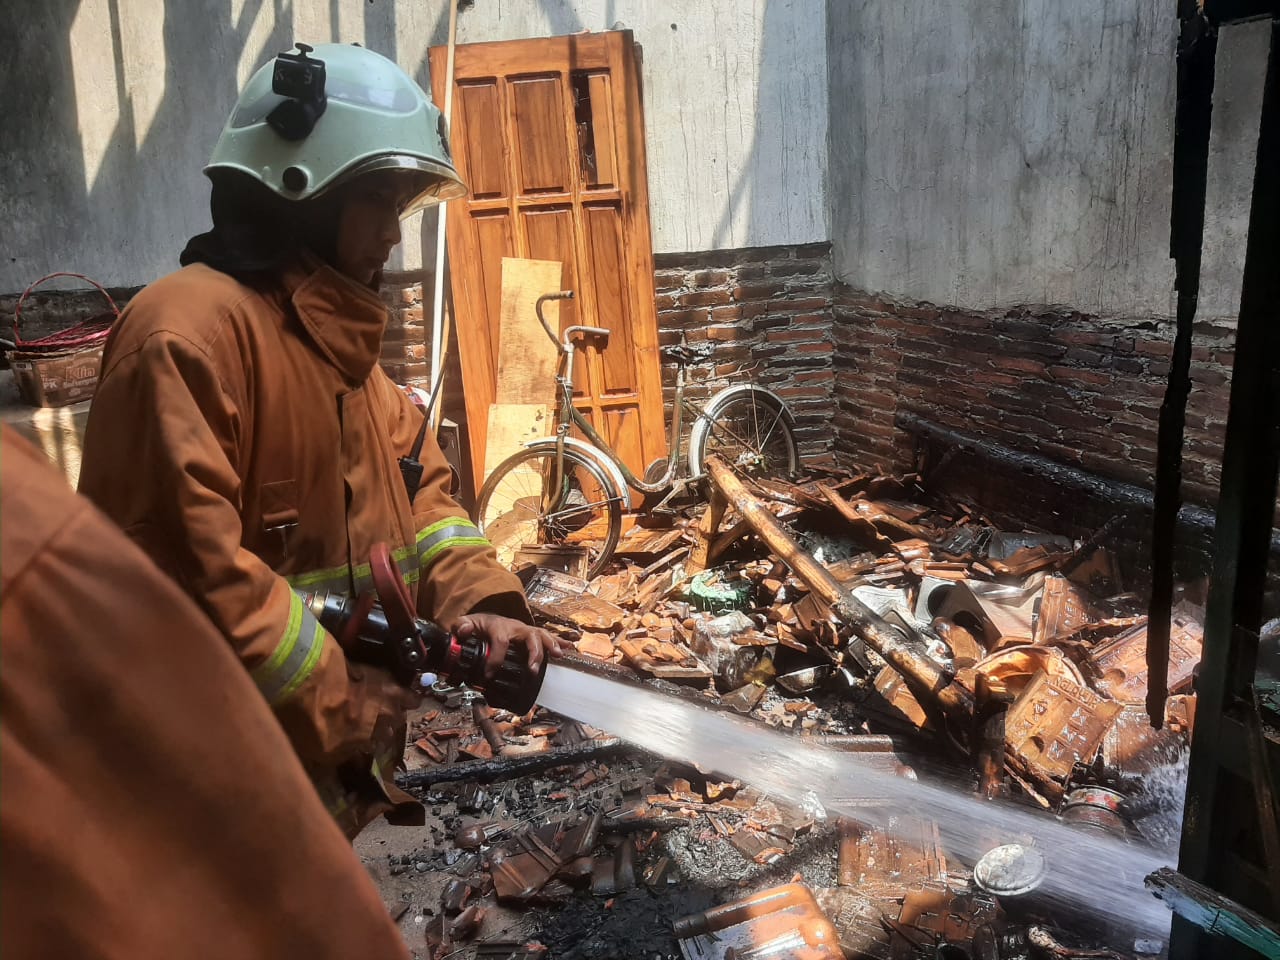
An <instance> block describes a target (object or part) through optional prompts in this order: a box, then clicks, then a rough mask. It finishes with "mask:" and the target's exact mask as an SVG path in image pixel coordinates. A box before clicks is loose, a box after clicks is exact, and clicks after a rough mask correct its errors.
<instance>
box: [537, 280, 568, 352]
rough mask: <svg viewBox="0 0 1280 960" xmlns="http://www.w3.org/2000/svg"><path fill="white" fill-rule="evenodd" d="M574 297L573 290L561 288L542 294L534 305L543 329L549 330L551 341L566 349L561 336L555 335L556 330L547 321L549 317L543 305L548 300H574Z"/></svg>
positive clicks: (548, 334)
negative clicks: (543, 312) (543, 311)
mask: <svg viewBox="0 0 1280 960" xmlns="http://www.w3.org/2000/svg"><path fill="white" fill-rule="evenodd" d="M572 299H573V291H572V290H560V291H558V292H556V293H544V294H543V295H542V296H540V297H539V298H538V302H537V304H536V305H535V306H534V309H535V310H536V311H537V313H538V322H539V323H541V324H542V329H543V330H545V331H547V336H548V337H550V338H551V342H552V343H554V344H555V345H556V346H557V347H560V348H561V349H564V347H563V345H562V344H561V343H560V338H559V337H557V336H556V335H555V331H553V330H552V329H551V324H549V323H547V318H546V317H544V316H543V315H542V305H543V304H544V303H546V302H547V301H548V300H572Z"/></svg>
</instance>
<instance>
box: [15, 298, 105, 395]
mask: <svg viewBox="0 0 1280 960" xmlns="http://www.w3.org/2000/svg"><path fill="white" fill-rule="evenodd" d="M55 277H74V278H76V279H78V280H83V281H84V282H85V283H87V284H89V285H90V286H91V287H93V288H94V289H96V290H97V291H98V292H99V293H101V294H102V296H103V298H104V299H105V300H106V301H107V309H106V310H104V311H102V312H101V313H96V314H93V315H92V316H90V317H88V318H87V319H85V320H82V321H81V322H79V323H77V324H75V325H74V326H71V327H69V328H67V329H66V330H59V331H58V332H57V333H52V334H50V335H49V336H47V337H40V338H39V339H36V340H24V339H23V338H22V305H23V304H24V303H25V302H26V300H27V298H28V297H29V296H30V295H31V293H32V292H33V291H34V290H35V289H36V288H37V287H38V286H40V285H41V284H42V283H44V282H45V281H47V280H52V279H54V278H55ZM119 316H120V310H119V308H117V307H116V304H115V301H114V300H112V299H111V295H110V294H109V293H107V291H106V290H105V289H103V287H102V286H101V284H98V283H96V282H95V281H93V280H90V279H89V278H88V277H86V276H82V275H81V274H78V273H51V274H49V275H48V276H45V277H41V278H40V279H39V280H37V281H36V282H35V283H33V284H31V286H29V287H27V289H26V290H25V291H23V294H22V296H21V297H19V298H18V303H17V306H15V307H14V310H13V344H12V347H11V348H10V351H9V360H10V364H11V365H12V367H13V375H14V380H15V381H16V382H17V385H18V394H19V396H21V398H22V400H23V402H24V403H28V404H31V405H32V406H34V407H62V406H66V405H67V404H70V403H78V402H79V401H81V400H87V399H89V398H90V397H92V396H93V391H94V389H95V388H96V387H97V385H98V374H99V372H100V370H101V368H102V347H103V344H104V343H105V342H106V339H107V335H108V334H109V333H110V332H111V325H112V324H113V323H115V321H116V319H117V318H118V317H119Z"/></svg>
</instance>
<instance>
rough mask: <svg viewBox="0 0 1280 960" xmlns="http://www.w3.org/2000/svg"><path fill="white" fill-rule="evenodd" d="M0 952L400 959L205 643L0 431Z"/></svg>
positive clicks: (193, 619)
mask: <svg viewBox="0 0 1280 960" xmlns="http://www.w3.org/2000/svg"><path fill="white" fill-rule="evenodd" d="M0 661H2V662H3V665H4V666H3V669H0V863H3V865H4V868H3V870H0V900H3V903H4V909H3V910H0V955H2V956H4V957H5V958H6V960H46V958H70V957H77V958H82V960H135V958H139V957H185V958H191V960H215V958H223V957H244V958H262V960H266V958H273V960H276V958H296V960H322V958H332V960H338V958H350V957H378V958H388V960H389V958H395V960H401V958H407V957H408V956H409V953H408V950H407V949H406V948H405V945H404V941H403V940H402V938H401V937H400V934H399V932H398V931H397V930H396V928H395V925H394V924H393V923H392V922H391V920H390V918H389V916H388V914H387V910H386V907H385V906H384V905H383V904H382V901H381V899H380V898H379V896H378V893H377V891H376V890H375V889H374V886H373V883H372V882H371V881H370V879H369V876H368V874H366V873H365V871H364V868H363V867H362V866H361V864H360V861H359V859H358V858H357V856H356V854H355V852H354V851H353V850H352V849H351V846H350V844H349V843H348V842H347V841H346V839H345V838H344V837H343V835H342V832H341V831H340V830H339V829H338V828H337V826H336V825H335V824H334V822H333V819H332V818H331V817H330V815H329V814H328V813H327V812H326V811H325V808H324V805H323V804H321V802H320V801H319V799H318V798H317V797H316V795H315V792H314V790H312V788H311V785H310V784H309V783H308V781H307V776H306V774H305V773H304V771H303V769H302V766H301V765H300V764H299V763H298V761H297V759H296V758H295V757H293V756H291V755H290V753H291V751H290V749H289V745H288V742H287V741H286V740H285V737H284V735H283V734H282V733H281V731H280V727H279V724H278V723H276V721H275V719H274V718H273V717H272V715H271V711H270V710H269V709H268V708H267V706H266V704H265V703H263V700H262V697H261V696H260V695H259V693H258V691H257V690H256V689H255V688H254V685H253V684H252V683H251V682H250V680H249V677H248V675H247V674H246V673H245V672H244V669H243V668H242V667H241V666H240V664H239V662H238V661H237V659H236V657H235V656H233V655H232V652H231V650H230V649H229V648H228V647H227V644H226V642H225V641H224V640H223V638H222V637H221V636H219V634H218V631H217V630H215V629H214V628H213V626H212V625H211V624H210V623H209V621H208V620H207V619H206V618H205V617H204V616H203V615H201V613H200V611H199V610H197V609H196V607H195V605H194V604H193V603H192V602H191V600H190V599H189V598H188V597H186V596H184V595H183V593H182V592H181V591H180V590H179V589H178V588H177V587H176V586H174V585H173V583H172V582H170V581H169V580H168V578H166V577H165V576H164V575H163V574H162V573H161V572H160V571H159V570H157V569H156V567H155V566H154V564H152V563H151V561H150V560H148V559H147V557H146V556H145V555H144V554H143V553H142V551H140V550H139V549H138V548H137V547H136V546H134V545H133V544H132V543H130V542H129V541H128V540H127V539H126V538H125V537H124V536H122V535H121V533H120V531H119V529H118V528H116V526H115V525H114V524H112V523H111V522H110V521H109V520H107V519H106V518H105V517H103V516H102V515H101V514H100V513H99V512H98V511H96V510H94V509H93V507H92V506H90V505H89V503H88V502H87V501H85V500H84V499H82V498H79V497H76V496H75V495H74V494H73V493H72V492H71V490H70V489H69V488H68V487H67V485H66V481H65V480H64V479H63V478H62V476H61V475H60V474H58V473H57V472H55V471H54V470H53V468H52V467H51V466H50V465H49V462H48V461H47V460H46V459H45V458H44V457H43V456H41V455H40V454H39V453H37V452H36V451H35V450H34V449H33V448H32V447H31V446H30V445H28V444H27V443H26V442H25V441H23V440H21V439H19V438H18V437H17V436H16V435H15V434H14V433H13V432H12V431H11V430H10V429H9V428H7V427H4V428H0Z"/></svg>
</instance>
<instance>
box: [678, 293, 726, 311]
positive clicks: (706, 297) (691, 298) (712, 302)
mask: <svg viewBox="0 0 1280 960" xmlns="http://www.w3.org/2000/svg"><path fill="white" fill-rule="evenodd" d="M678 299H679V302H680V304H681V306H685V307H718V306H720V305H721V304H725V303H729V302H730V299H731V298H730V296H729V291H728V290H694V291H692V292H690V293H682V294H680V295H679V298H678Z"/></svg>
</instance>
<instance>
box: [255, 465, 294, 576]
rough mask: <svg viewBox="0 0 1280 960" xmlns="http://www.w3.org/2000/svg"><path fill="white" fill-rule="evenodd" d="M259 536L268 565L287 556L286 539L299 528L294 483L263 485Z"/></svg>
mask: <svg viewBox="0 0 1280 960" xmlns="http://www.w3.org/2000/svg"><path fill="white" fill-rule="evenodd" d="M260 512H261V514H262V533H263V539H264V540H265V547H266V550H267V551H268V552H269V553H270V554H272V556H271V557H263V559H264V560H267V562H268V563H272V565H273V566H274V565H275V563H274V562H273V561H275V562H278V561H281V560H283V559H284V558H285V557H286V556H287V555H288V553H289V537H290V534H292V533H293V531H294V530H295V529H297V526H298V484H297V481H295V480H277V481H275V482H273V483H264V484H263V485H262V492H261V507H260Z"/></svg>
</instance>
